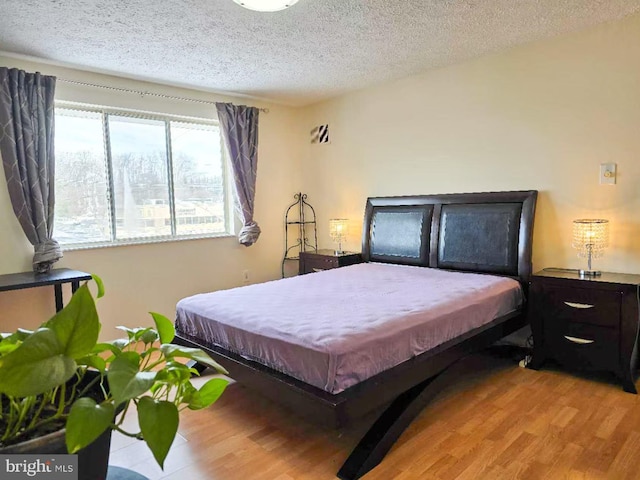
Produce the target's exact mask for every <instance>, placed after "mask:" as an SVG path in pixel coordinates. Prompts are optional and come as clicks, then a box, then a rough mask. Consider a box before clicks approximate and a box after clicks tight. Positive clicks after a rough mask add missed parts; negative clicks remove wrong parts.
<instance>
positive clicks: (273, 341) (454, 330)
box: [175, 191, 537, 479]
mask: <svg viewBox="0 0 640 480" xmlns="http://www.w3.org/2000/svg"><path fill="white" fill-rule="evenodd" d="M536 196H537V192H535V191H527V192H497V193H474V194H453V195H425V196H415V197H386V198H370V199H369V200H368V201H367V206H366V210H365V223H364V229H363V232H364V233H363V245H362V246H363V249H362V259H363V261H364V263H362V264H356V265H351V266H345V267H341V268H335V269H332V270H328V271H323V272H318V273H314V274H313V275H303V276H299V277H294V278H287V279H283V280H277V281H273V282H267V283H265V284H261V285H251V286H247V287H242V288H237V289H232V290H227V291H220V292H213V293H210V294H202V295H196V296H194V297H189V298H187V299H184V300H181V301H180V302H179V304H178V308H177V312H178V316H177V320H176V328H177V332H178V335H177V337H176V340H175V341H176V342H177V343H181V344H184V345H190V346H199V347H201V348H204V349H205V350H206V351H208V352H209V353H211V354H212V355H214V356H215V357H218V360H219V361H220V362H221V363H222V364H223V365H224V366H225V367H226V368H227V369H228V370H229V372H230V376H231V377H232V378H234V379H236V380H237V381H239V382H241V383H244V384H247V385H248V386H254V387H257V388H260V391H261V392H264V393H266V394H268V395H270V396H271V397H273V398H275V399H276V400H277V401H279V402H280V403H283V404H285V405H286V406H288V407H290V408H292V409H295V410H296V411H297V412H299V413H301V414H303V415H306V416H308V417H311V418H312V419H313V420H316V421H320V422H323V423H325V424H326V423H327V421H329V422H331V423H332V424H334V425H336V426H341V425H344V424H346V423H348V422H349V421H351V420H353V419H355V418H357V417H360V416H363V415H365V414H366V413H368V412H371V411H372V410H374V409H377V408H379V407H383V406H385V405H387V404H389V403H391V405H390V406H389V407H388V408H387V410H386V411H385V412H384V413H383V414H382V416H381V417H380V418H379V420H378V421H377V422H375V423H374V425H373V426H372V427H371V429H370V431H369V432H368V433H367V434H366V435H365V437H364V438H363V439H362V441H361V442H360V444H359V445H358V446H357V447H356V449H355V450H354V452H353V453H352V454H351V456H350V457H349V458H348V459H347V461H346V462H345V464H344V465H343V467H342V468H341V469H340V471H339V472H338V476H339V477H340V478H345V479H346V478H349V479H354V478H359V477H360V476H362V475H363V474H364V473H366V472H367V471H369V470H370V469H371V468H373V467H374V466H375V465H377V464H378V463H379V462H380V461H381V460H382V458H384V455H385V454H386V453H387V451H388V450H389V449H390V448H391V446H392V445H393V443H394V442H395V440H396V439H397V438H398V437H399V436H400V434H401V433H402V431H403V430H404V429H405V428H406V427H407V426H408V425H409V423H410V422H411V420H412V419H413V418H414V417H415V416H416V415H417V414H418V413H419V412H420V410H421V409H422V407H423V406H424V404H425V403H426V402H427V401H428V399H429V397H430V396H432V395H433V394H434V393H436V391H437V380H436V379H437V377H438V375H439V374H440V373H442V372H443V371H444V370H445V369H446V368H448V367H449V366H450V365H451V364H452V363H454V362H456V361H457V360H459V359H460V358H462V357H464V356H465V355H467V354H468V353H469V352H471V351H473V350H476V349H479V348H483V347H486V346H488V345H490V344H491V343H493V342H494V341H495V340H498V339H499V338H501V337H503V336H505V335H508V334H509V333H511V332H513V331H515V330H517V329H518V328H520V327H522V326H524V325H525V324H526V316H525V313H524V312H525V311H526V309H525V305H524V295H523V293H524V292H523V291H524V289H525V288H526V285H527V282H528V280H529V275H530V273H531V241H532V230H533V217H534V210H535V200H536ZM425 267H431V268H425ZM427 387H429V388H427Z"/></svg>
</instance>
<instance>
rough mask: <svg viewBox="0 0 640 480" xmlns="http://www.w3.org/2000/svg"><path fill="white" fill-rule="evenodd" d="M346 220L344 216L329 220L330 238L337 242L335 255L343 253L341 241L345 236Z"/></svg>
mask: <svg viewBox="0 0 640 480" xmlns="http://www.w3.org/2000/svg"><path fill="white" fill-rule="evenodd" d="M348 222H349V221H348V220H347V219H346V218H332V219H331V220H329V235H330V236H331V240H333V241H334V242H335V243H337V244H338V249H337V250H336V251H335V253H336V255H340V254H342V253H344V252H343V251H342V241H343V240H344V239H345V238H347V230H348Z"/></svg>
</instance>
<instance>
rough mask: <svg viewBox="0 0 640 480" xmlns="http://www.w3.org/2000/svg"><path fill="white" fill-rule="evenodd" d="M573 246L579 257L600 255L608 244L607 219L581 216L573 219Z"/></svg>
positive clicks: (596, 256)
mask: <svg viewBox="0 0 640 480" xmlns="http://www.w3.org/2000/svg"><path fill="white" fill-rule="evenodd" d="M571 245H572V246H573V248H575V249H576V250H578V256H579V257H587V256H592V257H594V258H598V257H601V256H602V254H603V253H604V249H605V248H606V247H608V246H609V220H603V219H601V218H581V219H578V220H574V221H573V242H572V243H571Z"/></svg>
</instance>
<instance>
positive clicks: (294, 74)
mask: <svg viewBox="0 0 640 480" xmlns="http://www.w3.org/2000/svg"><path fill="white" fill-rule="evenodd" d="M638 11H640V0H300V1H299V2H298V4H296V5H294V6H293V7H291V8H289V9H288V10H284V11H280V12H275V13H259V12H253V11H250V10H246V9H243V8H241V7H239V6H238V5H236V4H235V3H234V2H232V1H231V0H170V1H169V0H108V1H104V0H0V50H1V51H4V52H10V53H13V54H20V55H27V56H30V57H36V58H39V59H42V60H45V61H48V62H54V63H57V64H62V65H67V66H76V67H80V68H83V69H86V70H94V71H99V72H108V73H114V74H117V75H121V76H126V77H132V78H138V79H145V80H151V81H156V82H161V83H168V84H175V85H182V86H189V87H194V88H199V89H205V90H211V91H216V92H228V93H239V94H245V95H250V96H254V97H258V98H264V99H270V100H273V101H276V102H281V103H285V104H290V105H305V104H309V103H312V102H316V101H319V100H322V99H325V98H328V97H332V96H335V95H338V94H341V93H344V92H347V91H350V90H355V89H359V88H362V87H366V86H368V85H373V84H376V83H381V82H383V81H387V80H392V79H396V78H401V77H404V76H407V75H410V74H415V73H419V72H423V71H425V70H427V69H429V68H433V67H438V66H443V65H447V64H452V63H455V62H459V61H462V60H465V59H469V58H473V57H477V56H479V55H482V54H485V53H489V52H495V51H499V50H501V49H505V48H508V47H511V46H514V45H517V44H522V43H525V42H529V41H533V40H538V39H542V38H546V37H550V36H554V35H558V34H562V33H566V32H570V31H575V30H578V29H582V28H586V27H589V26H592V25H595V24H598V23H601V22H605V21H609V20H615V19H619V18H622V17H624V16H626V15H629V14H632V13H634V12H638Z"/></svg>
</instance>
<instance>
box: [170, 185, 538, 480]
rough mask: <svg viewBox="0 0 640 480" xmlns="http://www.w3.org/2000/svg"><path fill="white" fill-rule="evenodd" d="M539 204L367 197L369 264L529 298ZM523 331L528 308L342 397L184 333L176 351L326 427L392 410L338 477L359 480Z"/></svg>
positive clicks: (522, 195) (512, 195)
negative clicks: (449, 391) (458, 377)
mask: <svg viewBox="0 0 640 480" xmlns="http://www.w3.org/2000/svg"><path fill="white" fill-rule="evenodd" d="M536 198H537V192H536V191H518V192H493V193H467V194H447V195H421V196H407V197H378V198H369V199H368V200H367V205H366V209H365V216H364V228H363V235H362V256H363V260H364V261H365V262H368V261H375V262H387V263H398V264H407V265H416V266H423V267H432V268H442V269H447V270H459V271H468V272H479V273H488V274H493V275H503V276H508V277H512V278H515V279H516V280H518V281H520V282H521V284H522V286H523V288H524V289H525V293H526V292H527V287H528V281H529V276H530V275H531V246H532V237H533V220H534V213H535V205H536ZM526 324H527V319H526V306H525V305H523V306H522V307H521V308H520V309H519V310H517V311H515V312H512V313H510V314H508V315H505V316H503V317H500V318H497V319H495V320H493V321H492V322H490V323H489V324H487V325H484V326H482V327H480V328H477V329H475V330H472V331H470V332H467V333H466V334H464V335H462V336H460V337H457V338H454V339H452V340H450V341H448V342H446V343H444V344H442V345H439V346H438V347H436V348H434V349H431V350H429V351H427V352H425V353H423V354H421V355H418V356H416V357H414V358H412V359H410V360H407V361H405V362H403V363H401V364H400V365H397V366H396V367H394V368H391V369H389V370H387V371H384V372H381V373H379V374H377V375H375V376H373V377H371V378H369V379H367V380H365V381H363V382H360V383H358V384H356V385H354V386H352V387H350V388H348V389H346V390H345V391H343V392H340V393H338V394H331V393H328V392H326V391H324V390H322V389H320V388H317V387H314V386H311V385H309V384H306V383H304V382H302V381H300V380H297V379H295V378H292V377H290V376H288V375H285V374H283V373H280V372H277V371H275V370H273V369H271V368H269V367H266V366H264V365H261V364H259V363H257V362H254V361H251V360H247V359H245V358H242V357H241V356H240V355H237V354H235V353H233V352H230V351H228V350H226V349H224V348H221V347H219V346H216V345H211V344H208V343H206V342H203V341H202V340H201V339H198V338H195V337H193V336H190V335H187V334H184V333H183V332H180V331H178V332H177V335H176V338H175V340H174V343H177V344H179V345H185V346H189V347H199V348H202V349H203V350H204V351H206V352H208V353H209V354H210V355H211V356H212V357H214V358H216V359H217V360H218V361H219V362H220V363H221V364H222V365H224V367H225V368H227V370H229V376H230V377H231V378H233V379H235V380H236V381H238V382H240V383H243V384H245V385H247V386H249V387H251V388H255V389H257V390H258V391H259V392H260V393H261V394H264V395H265V396H268V397H270V398H272V399H273V400H275V401H277V402H278V403H280V404H283V405H285V406H286V407H288V408H290V409H292V410H294V411H295V412H297V413H298V414H301V415H303V416H305V417H307V418H309V419H311V420H312V421H315V422H321V423H322V424H324V425H327V424H332V425H334V426H335V427H336V428H339V427H342V426H344V425H346V424H348V423H350V422H351V421H353V420H355V419H356V418H359V417H362V416H364V415H366V414H367V413H370V412H372V411H374V410H380V409H381V408H384V407H385V406H387V407H386V409H385V410H384V411H383V413H382V414H381V415H380V417H379V418H378V420H376V421H375V422H374V424H373V425H372V426H371V428H370V429H369V431H368V432H367V433H366V434H365V436H364V437H363V438H362V440H361V441H360V443H359V444H358V445H357V446H356V447H355V449H354V450H353V452H352V453H351V455H350V456H349V458H348V459H347V460H346V462H345V463H344V465H343V466H342V468H340V470H339V472H338V477H339V478H341V479H343V480H346V479H349V480H353V479H357V478H360V477H361V476H362V475H364V474H365V473H367V472H368V471H369V470H371V469H372V468H374V467H375V466H376V465H377V464H378V463H380V461H382V459H383V458H384V456H385V455H386V453H387V452H388V451H389V450H390V449H391V447H392V446H393V444H394V443H395V441H396V440H397V439H398V438H399V437H400V435H401V434H402V432H403V431H404V430H405V429H406V427H408V426H409V424H410V423H411V421H412V420H413V419H414V418H415V417H416V416H417V415H418V414H419V413H420V411H421V410H422V409H423V407H424V406H425V405H426V403H427V402H428V401H429V400H430V399H431V398H432V397H433V396H435V394H437V392H438V390H439V388H438V386H439V383H441V382H442V380H441V379H442V376H441V374H442V373H443V372H444V371H445V370H446V369H447V368H448V367H450V366H451V365H452V364H454V363H455V362H457V361H458V360H460V359H462V358H463V357H465V356H467V355H468V354H469V353H471V352H473V351H477V350H479V349H482V348H485V347H487V346H489V345H491V344H492V343H494V342H495V341H497V340H499V339H500V338H502V337H504V336H506V335H509V334H510V333H512V332H514V331H516V330H518V329H520V328H521V327H523V326H525V325H526Z"/></svg>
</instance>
